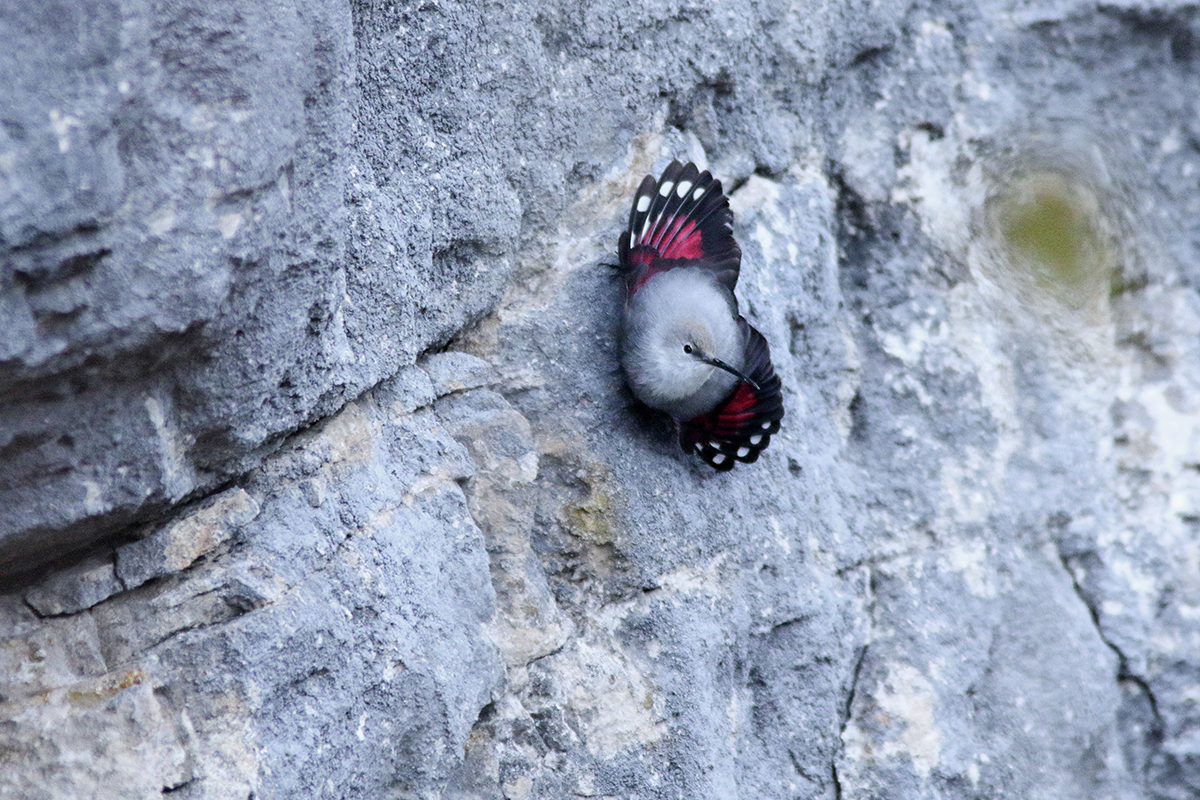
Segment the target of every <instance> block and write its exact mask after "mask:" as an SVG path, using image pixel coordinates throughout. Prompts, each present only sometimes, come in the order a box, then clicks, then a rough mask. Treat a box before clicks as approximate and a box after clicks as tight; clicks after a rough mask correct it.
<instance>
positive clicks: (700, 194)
mask: <svg viewBox="0 0 1200 800" xmlns="http://www.w3.org/2000/svg"><path fill="white" fill-rule="evenodd" d="M705 188H707V187H704V186H701V187H699V188H697V189H696V191H694V192H692V199H693V200H699V199H700V198H701V197H703V196H704V190H705Z"/></svg>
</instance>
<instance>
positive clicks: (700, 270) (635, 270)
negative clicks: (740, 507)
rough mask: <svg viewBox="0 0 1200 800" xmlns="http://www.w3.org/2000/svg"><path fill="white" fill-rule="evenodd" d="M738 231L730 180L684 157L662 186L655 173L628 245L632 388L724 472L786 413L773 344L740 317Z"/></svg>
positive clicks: (640, 198) (624, 254)
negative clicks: (726, 184)
mask: <svg viewBox="0 0 1200 800" xmlns="http://www.w3.org/2000/svg"><path fill="white" fill-rule="evenodd" d="M732 225H733V212H731V211H730V210H729V201H728V199H727V198H726V197H725V195H724V194H723V193H722V191H721V183H720V181H716V180H713V177H712V175H710V174H709V173H708V172H707V171H705V172H703V173H702V172H700V171H699V169H698V168H697V167H696V166H695V165H694V164H688V165H687V166H684V165H682V164H680V163H679V162H678V161H676V162H672V163H671V165H670V166H668V167H667V169H666V170H665V171H664V172H663V174H662V177H661V178H660V179H659V180H657V181H655V180H654V178H653V177H651V176H646V179H645V180H644V181H643V182H642V185H641V187H640V188H639V189H638V192H637V195H636V196H635V197H634V202H633V210H632V212H631V213H630V217H629V227H628V229H627V230H626V231H625V232H624V233H623V234H622V235H621V241H620V244H619V246H618V251H619V256H620V267H621V271H622V277H623V278H624V281H625V305H624V314H623V317H622V322H623V324H622V336H621V342H622V352H621V365H622V368H623V369H624V371H625V376H626V379H627V381H628V383H629V387H630V389H632V391H633V393H634V395H635V396H636V397H637V398H638V399H639V400H640V401H641V402H643V403H645V404H646V405H647V406H649V407H650V408H653V409H656V410H658V411H662V412H665V413H667V414H669V415H671V417H673V418H674V419H675V420H676V421H677V422H678V423H679V428H680V434H679V441H680V444H681V445H682V446H683V448H684V449H685V450H688V451H690V452H695V453H697V454H699V455H700V457H701V458H703V459H704V460H705V461H707V462H708V463H709V464H710V465H712V466H713V467H715V468H716V469H718V470H722V471H724V470H728V469H731V468H732V467H733V465H734V464H735V463H736V462H737V461H743V462H753V461H755V460H757V458H758V455H759V453H760V452H762V450H763V449H765V448H766V447H767V445H768V444H770V441H771V435H772V434H774V433H776V432H777V431H778V430H779V420H780V419H782V417H783V398H782V392H781V384H780V381H779V378H778V377H777V376H776V375H775V370H774V368H773V367H772V366H771V355H770V348H769V347H768V346H767V342H766V340H765V339H764V338H763V337H762V334H760V333H759V332H758V331H757V330H755V329H754V328H753V327H751V326H750V324H749V323H747V322H746V320H745V319H743V318H742V317H741V316H739V314H738V305H737V298H736V297H735V296H734V289H735V288H736V286H737V279H738V272H739V270H740V267H741V250H740V249H739V248H738V246H737V243H736V242H735V241H734V240H733V232H732Z"/></svg>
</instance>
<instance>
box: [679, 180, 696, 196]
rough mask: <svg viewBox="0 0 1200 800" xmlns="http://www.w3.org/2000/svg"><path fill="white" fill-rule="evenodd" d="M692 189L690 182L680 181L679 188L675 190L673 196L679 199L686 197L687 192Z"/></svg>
mask: <svg viewBox="0 0 1200 800" xmlns="http://www.w3.org/2000/svg"><path fill="white" fill-rule="evenodd" d="M691 188H692V182H691V181H680V182H679V188H678V189H676V190H675V194H677V195H679V196H680V197H687V193H688V190H689V189H691Z"/></svg>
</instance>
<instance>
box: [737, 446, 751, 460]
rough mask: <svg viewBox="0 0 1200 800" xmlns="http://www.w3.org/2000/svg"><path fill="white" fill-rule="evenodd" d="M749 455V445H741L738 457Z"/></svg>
mask: <svg viewBox="0 0 1200 800" xmlns="http://www.w3.org/2000/svg"><path fill="white" fill-rule="evenodd" d="M748 455H750V448H749V447H739V448H738V458H745V457H746V456H748Z"/></svg>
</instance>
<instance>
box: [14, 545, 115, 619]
mask: <svg viewBox="0 0 1200 800" xmlns="http://www.w3.org/2000/svg"><path fill="white" fill-rule="evenodd" d="M122 588H123V587H122V585H121V582H120V581H118V580H117V576H116V572H115V570H114V567H113V562H112V559H111V558H101V559H89V560H87V561H85V562H83V563H82V564H78V565H76V566H74V567H71V568H69V569H65V570H63V571H61V572H58V573H55V574H54V575H53V576H51V577H50V579H49V580H47V581H46V582H45V583H42V584H41V585H39V586H37V587H36V588H34V589H31V590H30V591H28V592H26V593H25V600H26V602H28V603H29V605H31V606H33V607H34V608H35V609H37V612H38V613H39V614H43V615H45V616H55V615H58V614H73V613H75V612H76V611H82V610H83V609H85V608H91V607H92V606H94V605H96V604H97V603H99V602H102V601H104V600H107V599H108V598H110V597H112V596H113V595H114V594H116V593H117V592H119V591H121V590H122Z"/></svg>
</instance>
